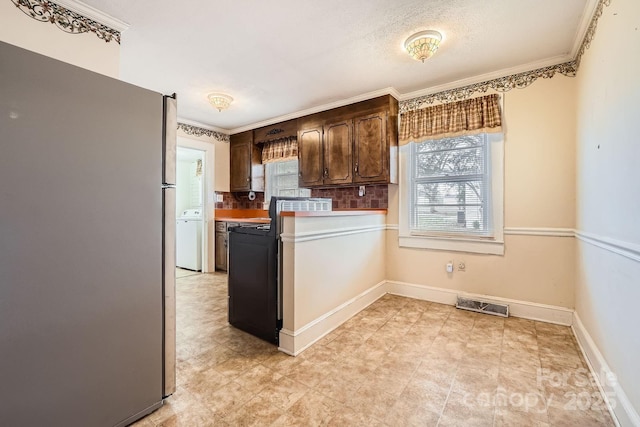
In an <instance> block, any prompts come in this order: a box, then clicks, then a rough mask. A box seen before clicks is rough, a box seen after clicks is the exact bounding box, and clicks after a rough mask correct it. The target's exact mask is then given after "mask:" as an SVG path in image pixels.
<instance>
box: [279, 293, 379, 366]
mask: <svg viewBox="0 0 640 427" xmlns="http://www.w3.org/2000/svg"><path fill="white" fill-rule="evenodd" d="M386 293H387V290H386V281H382V282H380V283H378V284H377V285H374V286H372V287H371V288H369V289H367V290H366V291H364V292H362V293H361V294H360V295H357V296H355V297H354V298H351V299H350V300H349V301H347V302H345V303H343V304H341V305H339V306H338V307H336V308H334V309H333V310H331V311H330V312H328V313H326V314H324V315H322V316H320V317H318V318H317V319H315V320H313V321H311V322H310V323H307V324H306V325H304V326H303V327H302V328H300V329H298V330H296V331H290V330H288V329H281V330H280V343H279V347H278V350H280V351H282V352H284V353H287V354H289V355H291V356H297V355H298V354H300V353H301V352H302V351H304V350H305V349H306V348H308V347H309V346H311V345H312V344H313V343H315V342H316V341H318V340H320V339H321V338H322V337H324V336H325V335H327V334H328V333H330V332H331V331H333V330H334V329H336V328H337V327H338V326H340V325H342V324H343V323H344V322H346V321H347V320H349V319H351V318H352V317H353V316H355V315H356V314H358V313H359V312H361V311H362V310H364V309H365V308H367V307H368V306H369V305H371V304H372V303H373V302H374V301H376V300H377V299H378V298H380V297H381V296H383V295H384V294H386Z"/></svg>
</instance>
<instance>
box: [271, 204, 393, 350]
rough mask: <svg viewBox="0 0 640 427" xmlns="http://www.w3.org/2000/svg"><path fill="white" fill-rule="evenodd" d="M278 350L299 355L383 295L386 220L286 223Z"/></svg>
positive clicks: (363, 217)
mask: <svg viewBox="0 0 640 427" xmlns="http://www.w3.org/2000/svg"><path fill="white" fill-rule="evenodd" d="M282 230H283V232H282V235H281V239H282V251H283V267H282V277H283V290H282V300H283V329H282V331H281V332H280V349H281V350H282V351H284V352H286V353H289V354H294V355H295V354H298V353H299V352H300V351H302V350H303V349H304V348H306V347H307V346H309V345H311V344H312V343H313V342H315V341H317V340H318V339H319V338H321V337H322V336H323V335H325V334H326V333H328V332H329V331H331V330H333V329H334V328H336V327H337V326H339V325H340V324H341V323H342V322H344V321H346V320H347V319H348V318H350V317H351V316H353V315H354V314H356V313H357V312H358V311H360V310H362V309H363V308H365V307H366V306H367V305H368V304H370V303H371V302H373V301H375V300H376V299H377V298H379V297H380V296H382V295H383V294H384V291H383V290H382V288H381V284H382V283H383V281H384V280H385V273H386V271H385V260H384V257H385V216H384V215H382V214H371V215H357V216H339V215H332V216H326V217H283V229H282Z"/></svg>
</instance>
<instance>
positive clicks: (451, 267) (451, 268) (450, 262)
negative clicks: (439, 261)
mask: <svg viewBox="0 0 640 427" xmlns="http://www.w3.org/2000/svg"><path fill="white" fill-rule="evenodd" d="M447 273H453V261H449V262H448V263H447Z"/></svg>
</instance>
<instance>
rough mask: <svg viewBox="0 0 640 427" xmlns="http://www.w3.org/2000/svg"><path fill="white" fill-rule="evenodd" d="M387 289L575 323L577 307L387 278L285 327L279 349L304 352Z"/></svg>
mask: <svg viewBox="0 0 640 427" xmlns="http://www.w3.org/2000/svg"><path fill="white" fill-rule="evenodd" d="M387 293H389V294H394V295H399V296H404V297H409V298H415V299H421V300H426V301H431V302H436V303H440V304H447V305H455V303H456V299H457V296H458V295H464V296H466V297H468V298H478V299H481V300H483V301H489V302H498V303H502V304H508V305H509V313H510V315H512V316H515V317H522V318H524V319H530V320H538V321H541V322H548V323H556V324H559V325H566V326H569V325H571V323H572V321H573V310H571V309H568V308H564V307H556V306H552V305H545V304H536V303H532V302H526V301H517V300H511V299H507V298H498V297H492V296H488V295H479V294H470V293H464V292H460V291H456V290H452V289H444V288H436V287H432V286H425V285H416V284H412V283H405V282H397V281H390V280H385V281H382V282H380V283H378V284H376V285H374V286H372V287H371V288H369V289H367V290H366V291H364V292H362V293H361V294H360V295H357V296H356V297H354V298H352V299H350V300H349V301H347V302H345V303H344V304H341V305H340V306H338V307H336V308H335V309H333V310H331V311H330V312H328V313H326V314H325V315H323V316H321V317H319V318H317V319H315V320H313V321H312V322H310V323H308V324H306V325H305V326H303V327H302V328H300V329H298V330H296V331H291V330H288V329H284V328H283V329H281V330H280V344H279V348H278V349H279V350H280V351H282V352H284V353H287V354H289V355H292V356H296V355H298V354H300V353H301V352H302V351H304V350H305V349H306V348H308V347H309V346H311V345H312V344H313V343H315V342H316V341H318V340H320V339H321V338H322V337H324V336H325V335H327V334H328V333H330V332H331V331H333V330H334V329H336V328H337V327H338V326H340V325H342V324H343V323H344V322H346V321H347V320H349V319H350V318H351V317H353V316H355V315H356V314H357V313H359V312H360V311H362V310H364V309H365V308H366V307H368V306H369V305H370V304H371V303H373V302H374V301H376V300H377V299H378V298H380V297H381V296H383V295H384V294H387Z"/></svg>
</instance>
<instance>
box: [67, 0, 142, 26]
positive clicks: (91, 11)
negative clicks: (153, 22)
mask: <svg viewBox="0 0 640 427" xmlns="http://www.w3.org/2000/svg"><path fill="white" fill-rule="evenodd" d="M55 3H57V4H59V5H60V6H64V7H65V8H67V9H69V10H71V11H73V12H76V13H79V14H80V15H82V16H85V17H87V18H91V19H93V20H94V21H96V22H99V23H101V24H102V25H106V26H107V27H109V28H113V29H114V30H116V31H118V32H123V31H124V30H127V29H129V27H130V25H129V24H127V23H126V22H124V21H121V20H119V19H118V18H115V17H113V16H111V15H109V14H106V13H104V12H102V11H101V10H98V9H96V8H95V7H93V6H89V5H88V4H86V3H83V2H81V1H78V0H56V1H55Z"/></svg>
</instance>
